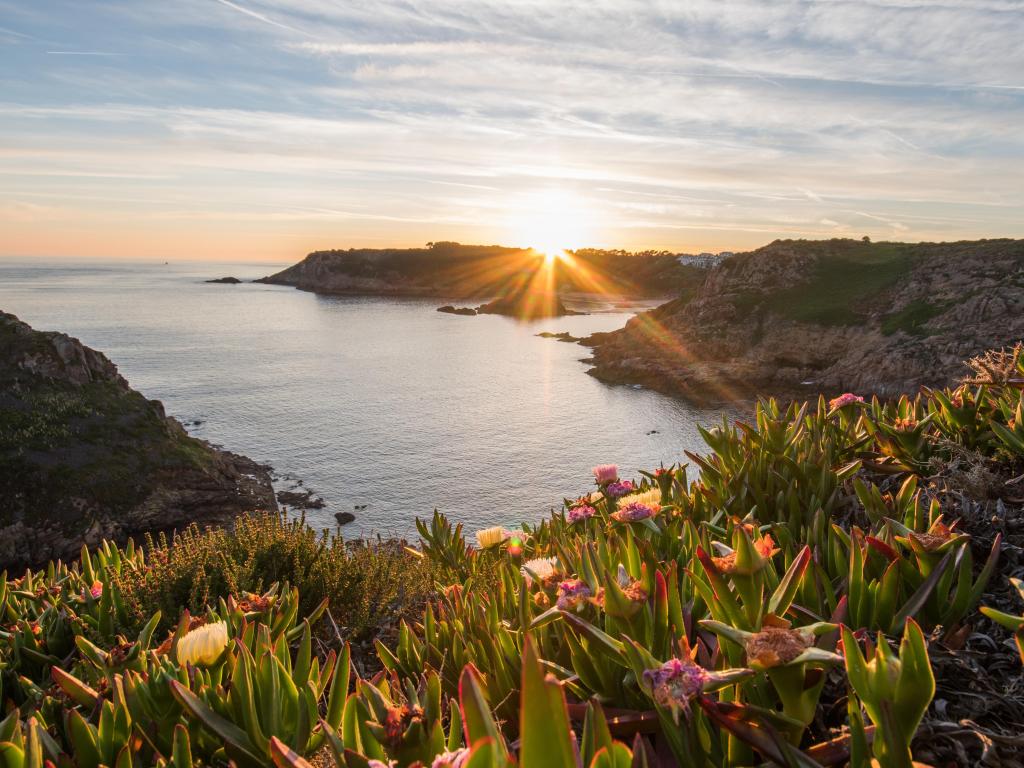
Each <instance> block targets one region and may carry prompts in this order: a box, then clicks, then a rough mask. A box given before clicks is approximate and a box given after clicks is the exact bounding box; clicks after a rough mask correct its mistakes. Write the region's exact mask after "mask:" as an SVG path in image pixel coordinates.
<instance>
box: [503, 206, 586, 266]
mask: <svg viewBox="0 0 1024 768" xmlns="http://www.w3.org/2000/svg"><path fill="white" fill-rule="evenodd" d="M589 220H590V215H589V211H588V210H587V207H586V203H585V201H584V200H583V199H582V198H580V197H579V196H578V195H576V194H574V193H573V192H571V191H569V190H565V189H558V188H553V189H545V190H539V191H537V192H532V193H530V194H528V195H526V196H524V197H523V198H522V199H521V201H520V203H519V205H516V206H515V218H514V219H513V221H512V222H511V228H512V229H513V231H514V237H515V239H516V240H517V241H519V242H520V243H522V244H523V245H524V246H528V247H530V248H533V249H534V250H535V251H538V252H539V253H543V254H544V258H545V261H547V263H548V264H552V263H553V262H554V261H555V260H556V259H559V258H561V257H562V254H564V253H565V251H567V250H575V249H577V248H581V247H583V246H584V245H585V244H586V241H587V237H588V236H589V224H588V223H589Z"/></svg>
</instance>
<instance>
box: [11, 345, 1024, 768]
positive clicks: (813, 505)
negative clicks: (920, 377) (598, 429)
mask: <svg viewBox="0 0 1024 768" xmlns="http://www.w3.org/2000/svg"><path fill="white" fill-rule="evenodd" d="M975 363H976V372H977V376H975V377H974V379H973V380H972V381H970V382H969V383H965V384H964V385H962V386H960V387H958V388H956V389H950V390H945V391H924V392H923V393H922V394H921V395H920V396H918V397H915V398H902V399H900V400H898V401H891V402H879V401H877V400H875V401H872V402H864V401H863V400H862V399H861V398H858V397H856V396H854V395H844V396H842V397H840V398H836V399H835V400H833V401H832V402H826V401H825V400H824V399H820V400H819V401H818V402H817V403H816V404H804V405H803V406H797V405H793V406H790V407H788V408H780V407H779V406H778V405H777V404H776V403H774V402H772V401H766V402H762V403H760V404H759V405H758V407H757V409H756V414H755V419H754V422H753V424H749V425H748V424H743V423H737V424H735V425H730V424H728V423H724V424H723V425H722V426H721V427H718V428H715V429H710V430H707V431H705V432H704V433H703V434H704V438H705V440H706V442H707V443H708V445H709V447H710V449H711V451H710V453H709V454H707V455H706V456H697V455H691V456H690V457H689V458H690V459H691V460H692V465H690V466H673V467H669V468H661V469H658V470H656V471H654V472H651V473H642V478H641V479H640V480H639V481H638V482H635V481H632V480H629V479H625V478H621V477H620V476H619V472H618V470H617V468H615V467H613V466H603V467H597V468H595V471H594V475H595V480H596V484H597V488H596V490H594V491H593V492H591V493H588V494H586V495H583V496H581V497H579V498H577V499H575V500H571V501H567V502H566V504H565V508H564V509H563V510H561V511H559V512H557V513H554V514H552V516H551V517H550V519H548V520H545V521H544V522H542V523H540V524H538V525H535V526H523V527H522V529H520V530H517V531H508V530H505V529H503V528H494V529H488V530H484V531H479V532H478V533H477V535H476V541H475V542H474V545H470V544H467V542H466V540H465V539H464V537H463V536H462V531H461V527H460V526H456V527H453V526H452V525H451V524H450V523H449V522H448V521H447V520H446V519H445V518H444V517H443V516H441V515H438V514H436V513H435V516H434V518H433V520H431V521H429V522H424V521H421V522H419V523H418V525H419V529H420V534H421V537H422V542H421V546H420V547H419V548H418V549H416V550H415V551H414V552H410V551H408V550H401V549H399V548H397V547H391V548H390V549H388V548H383V545H381V546H380V547H378V549H377V550H365V551H366V552H368V553H369V554H364V555H353V554H351V553H350V551H349V550H348V549H347V548H346V547H345V546H344V545H341V544H338V543H337V542H335V543H331V542H329V541H328V540H327V539H326V537H325V538H320V539H317V538H316V537H315V536H313V534H311V533H309V532H308V531H306V530H305V529H303V528H302V527H301V524H299V525H296V524H295V523H294V522H292V523H289V522H287V521H278V520H276V519H273V518H271V519H268V520H266V521H258V520H256V521H242V522H240V523H239V526H238V528H237V530H236V532H235V533H234V534H228V533H224V532H209V533H206V534H199V533H197V532H195V531H193V532H191V533H188V534H186V535H185V536H184V537H181V539H180V540H179V541H178V542H177V543H175V544H171V545H168V544H166V543H158V542H152V541H150V542H148V543H147V545H146V546H145V547H141V548H136V547H134V546H132V545H130V544H129V546H128V547H127V548H121V549H119V548H116V547H113V546H110V545H104V546H103V547H102V548H100V549H99V550H97V551H95V552H92V553H90V552H85V551H83V554H82V558H81V561H80V562H78V563H75V564H73V565H71V566H68V565H65V564H62V563H52V564H50V565H49V566H48V567H47V568H45V569H43V570H41V571H38V572H28V573H26V574H25V575H24V576H22V577H21V578H17V579H12V580H8V579H6V578H5V579H4V580H3V585H2V586H0V614H2V615H0V625H2V630H0V685H2V689H0V698H2V702H3V707H4V711H5V712H6V719H4V720H3V722H2V723H0V765H3V766H13V767H17V768H20V767H21V766H31V767H33V768H35V767H36V766H42V765H43V764H44V763H47V762H51V763H53V764H55V765H59V766H64V765H66V766H80V767H81V768H91V767H92V766H100V765H107V766H118V768H122V767H123V768H127V766H149V765H173V766H177V767H180V768H184V767H185V766H193V765H222V764H226V763H228V762H234V763H235V764H237V765H240V766H256V765H270V764H276V765H278V766H304V765H307V762H306V761H307V760H309V761H313V762H316V763H319V764H327V765H330V764H336V765H339V766H346V767H347V768H380V766H393V765H394V766H403V767H404V766H417V765H423V766H432V767H433V768H443V767H444V766H453V767H455V766H458V767H465V768H468V767H470V766H472V767H473V768H477V767H483V766H487V767H492V766H507V765H512V764H518V765H522V766H527V767H528V768H533V767H534V766H552V767H553V768H555V767H558V768H560V767H561V766H566V767H571V766H585V767H587V768H618V767H620V766H621V767H622V768H626V767H627V766H671V765H684V766H700V767H705V766H750V765H760V764H775V765H786V766H816V765H822V766H828V765H834V766H841V765H851V766H855V768H859V767H860V766H869V765H879V766H911V765H912V764H913V755H912V748H913V747H914V746H915V745H914V738H915V734H917V733H918V731H919V728H920V727H921V723H922V720H923V719H924V718H926V713H927V712H928V711H929V707H930V706H934V705H933V696H934V695H935V691H936V680H937V679H938V681H939V684H940V685H941V683H942V676H943V671H942V670H943V669H944V667H943V666H942V665H940V664H939V663H938V658H939V656H942V658H947V657H949V656H950V655H951V654H952V655H955V654H956V653H957V652H958V649H962V648H964V647H965V644H966V643H967V642H968V640H969V638H971V637H973V636H974V633H975V630H976V628H977V627H978V626H979V625H984V626H985V627H986V628H988V629H989V635H986V637H987V638H988V639H989V640H990V641H991V643H992V653H993V654H994V653H996V652H997V651H998V650H999V649H1000V648H1002V647H1003V646H1002V644H1004V643H1011V642H1013V641H1014V640H1015V642H1016V644H1017V646H1018V647H1019V649H1020V653H1021V655H1022V657H1024V616H1022V615H1021V614H1020V611H1022V610H1024V590H1022V594H1021V600H1020V602H1019V603H1018V604H1017V608H1016V609H1013V608H1012V607H1011V606H1012V605H1013V603H1012V602H1011V601H1010V600H1009V599H1007V600H1005V601H1001V602H1000V604H999V605H998V606H996V605H992V604H986V603H991V602H992V601H991V599H990V598H991V596H992V595H993V594H1006V595H1011V594H1013V592H1014V591H1015V590H1021V589H1022V587H1021V582H1019V581H1017V580H1016V579H1014V578H1012V576H1013V575H1014V573H1013V567H1008V566H1007V561H1008V560H1010V559H1011V558H1009V557H1006V556H1004V557H1003V558H1002V560H1001V554H1005V553H1002V550H1003V544H1002V541H1001V537H1000V536H999V535H995V536H991V537H986V535H985V531H984V529H983V528H982V527H981V526H979V525H978V524H977V521H976V520H974V519H967V517H966V516H965V517H964V518H963V519H956V518H955V517H954V513H955V512H956V511H957V510H958V509H959V510H961V511H964V512H966V511H968V508H969V507H970V504H969V503H968V502H967V500H966V496H965V494H964V493H960V491H962V490H963V489H962V488H950V487H946V486H949V485H950V484H955V483H960V484H961V485H971V486H972V491H971V493H972V494H973V495H975V496H977V495H979V494H980V493H981V492H982V491H981V490H979V488H980V487H981V486H985V484H986V483H987V484H988V487H989V490H990V491H991V490H992V488H993V487H996V486H998V488H1000V489H1004V490H1005V489H1011V491H1012V489H1013V488H1019V487H1020V486H1019V485H1017V484H1015V482H1014V479H1015V478H1014V474H1015V473H1016V475H1020V473H1021V466H1022V464H1024V395H1022V384H1024V360H1022V359H1021V354H1020V352H1019V350H1018V351H1017V352H1016V353H1014V354H1012V355H990V356H988V357H986V358H985V359H983V360H979V361H975ZM694 471H696V475H695V476H694V477H691V474H693V473H694ZM1007 480H1008V481H1009V484H1007ZM1016 480H1017V482H1018V483H1019V482H1020V479H1019V477H1018V478H1016ZM982 490H984V489H982ZM957 499H959V501H957ZM1011 503H1012V501H1011ZM999 504H1000V505H1002V504H1003V502H1002V501H1001V500H1000V501H999ZM958 505H959V506H958ZM970 508H972V509H973V507H970ZM1001 508H1003V509H1005V506H1003V507H1001ZM968 529H970V530H968ZM254 532H255V533H254ZM257 534H258V535H257ZM247 537H248V538H247ZM239 540H242V543H241V544H239ZM982 540H984V541H982ZM1011 549H1012V548H1011ZM246 552H248V553H249V554H248V555H246V554H245V553H246ZM218 553H219V554H218ZM358 557H363V560H361V561H360V560H358ZM354 558H355V559H354ZM379 559H382V560H383V561H384V564H381V563H379V562H378V560H379ZM387 562H392V563H399V565H398V566H388V565H387V564H386V563H387ZM1012 562H1013V563H1016V562H1017V561H1016V559H1015V557H1014V559H1013V560H1012ZM354 563H360V564H359V565H358V566H357V565H354ZM396 573H401V574H403V575H404V578H405V579H406V580H407V581H408V582H409V584H410V585H415V583H417V581H418V580H419V581H422V580H423V579H425V578H428V577H429V578H430V579H433V580H434V581H435V582H436V584H435V586H434V588H433V589H432V590H431V591H430V593H429V594H427V593H426V592H427V591H426V590H423V594H422V595H421V594H420V592H417V591H416V590H415V588H414V586H410V589H412V590H413V592H414V593H415V594H411V595H401V596H399V595H397V594H393V593H390V592H386V595H382V597H384V596H386V597H387V599H386V600H384V599H381V600H378V601H376V602H374V603H373V604H372V605H369V606H368V605H367V604H366V603H365V601H360V600H356V601H355V603H354V604H353V602H352V598H351V593H352V591H356V592H360V591H372V590H377V591H378V592H379V591H380V590H381V588H382V585H387V584H392V585H393V584H394V583H395V575H396ZM285 579H287V581H288V582H290V583H292V584H297V585H299V586H300V587H301V591H300V589H298V588H295V587H292V586H289V584H288V583H286V582H285ZM271 582H274V583H271ZM250 590H252V591H250ZM410 602H411V603H412V604H414V605H422V606H423V607H422V613H421V615H420V617H419V618H418V620H409V621H404V620H402V621H400V623H399V624H398V626H397V628H396V630H395V631H394V632H392V633H385V634H384V636H383V637H381V638H380V639H378V640H377V642H376V659H375V660H370V659H369V658H368V654H366V653H365V652H364V650H363V647H362V646H361V645H359V643H358V642H357V641H358V639H359V638H360V637H362V636H365V633H366V630H367V629H368V628H369V627H370V626H372V625H373V623H374V622H375V621H377V622H383V623H387V621H390V620H393V619H394V620H397V619H398V618H399V617H400V616H401V614H402V613H403V612H405V613H408V610H405V609H402V608H396V605H399V604H402V605H405V606H406V607H407V606H408V604H409V603H410ZM185 605H189V606H191V607H192V612H191V613H190V612H189V611H188V610H184V611H182V612H180V615H179V614H178V611H180V609H181V607H182V606H185ZM157 608H162V609H163V610H162V611H161V610H157ZM417 610H419V609H417ZM1015 610H1016V612H1015ZM338 611H342V612H346V611H347V612H349V615H351V616H355V617H357V620H353V621H348V620H347V619H344V618H343V619H342V621H341V624H340V625H339V623H338V621H337V620H336V618H335V614H336V613H337V612H338ZM170 612H173V613H174V615H168V613H170ZM348 639H352V640H353V642H352V643H351V644H350V643H348V642H346V640H348ZM1014 666H1015V669H1014V670H1013V674H1015V675H1017V676H1018V677H1019V676H1020V668H1019V666H1018V665H1017V662H1014ZM374 667H375V668H376V670H377V671H374ZM1019 690H1020V689H1018V691H1019ZM1018 707H1019V702H1018ZM1002 725H1004V726H1006V728H1009V729H1010V732H1011V733H1012V727H1013V724H1012V723H1003V724H1002ZM1018 725H1019V724H1018ZM979 728H980V726H979ZM1004 732H1005V731H1004ZM986 733H988V734H989V736H988V737H987V743H985V744H983V745H982V753H981V758H982V759H983V760H984V762H986V763H987V764H993V765H999V764H1001V763H1000V762H999V760H1000V757H999V755H1000V752H1001V751H1002V753H1003V754H1004V755H1006V754H1009V752H1008V750H1010V749H1013V745H1014V743H1015V742H1014V739H1013V737H1012V736H1010V737H1007V738H1002V739H1001V740H999V739H996V737H997V736H999V734H998V733H995V732H994V731H986ZM993 734H994V735H993ZM996 740H998V741H999V743H995V741H996ZM983 741H984V740H983ZM1018 741H1019V739H1018ZM961 751H962V753H963V756H964V758H965V759H968V753H967V751H966V750H965V749H963V748H961ZM974 754H976V753H974V752H972V755H974ZM1018 756H1019V755H1018ZM970 759H973V758H970ZM1007 759H1008V760H1012V759H1014V758H1012V757H1010V758H1007ZM1005 764H1013V763H1011V762H1007V763H1005Z"/></svg>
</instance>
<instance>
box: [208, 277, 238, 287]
mask: <svg viewBox="0 0 1024 768" xmlns="http://www.w3.org/2000/svg"><path fill="white" fill-rule="evenodd" d="M203 282H205V283H225V284H227V285H238V284H239V283H241V282H242V281H241V280H239V279H238V278H237V277H217V278H214V279H213V280H204V281H203Z"/></svg>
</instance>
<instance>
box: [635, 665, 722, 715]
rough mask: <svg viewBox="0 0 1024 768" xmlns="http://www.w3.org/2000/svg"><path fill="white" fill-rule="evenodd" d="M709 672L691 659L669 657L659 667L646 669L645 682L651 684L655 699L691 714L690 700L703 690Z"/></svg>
mask: <svg viewBox="0 0 1024 768" xmlns="http://www.w3.org/2000/svg"><path fill="white" fill-rule="evenodd" d="M707 680H708V672H707V670H706V669H704V668H703V667H701V666H698V665H697V664H694V663H693V662H692V661H690V660H689V659H669V660H668V661H666V662H665V663H664V664H662V665H661V666H660V667H658V669H648V670H646V671H644V682H646V683H647V684H648V685H649V686H651V694H652V695H653V697H654V701H655V702H656V703H657V704H659V705H661V706H662V707H666V708H668V709H671V710H672V711H673V712H675V711H676V710H680V709H681V710H682V711H683V713H684V714H685V715H686V716H687V717H689V716H690V701H692V700H693V698H694V697H695V696H697V695H698V694H699V693H701V692H703V690H704V684H705V683H706V682H707Z"/></svg>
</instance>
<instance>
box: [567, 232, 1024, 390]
mask: <svg viewBox="0 0 1024 768" xmlns="http://www.w3.org/2000/svg"><path fill="white" fill-rule="evenodd" d="M1022 338H1024V240H980V241H972V242H960V243H917V244H909V243H869V242H864V241H859V240H858V241H855V240H827V241H792V240H790V241H776V242H774V243H771V244H770V245H768V246H765V247H763V248H759V249H758V250H756V251H752V252H749V253H740V254H736V255H734V256H733V257H731V258H728V259H726V260H724V261H723V262H722V263H721V264H720V265H718V266H717V267H715V268H714V269H713V270H712V271H711V272H710V274H709V275H708V278H707V281H706V282H705V284H704V285H703V287H702V288H701V289H700V290H699V291H698V292H697V293H696V295H695V296H694V297H693V298H691V299H680V300H676V301H672V302H669V303H667V304H663V305H662V306H660V307H657V308H655V309H653V310H650V311H648V312H644V313H641V314H640V315H637V316H636V317H634V318H633V319H631V320H630V321H629V322H628V323H627V324H626V326H625V328H623V329H621V330H618V331H613V332H610V333H598V334H594V335H592V336H591V337H589V338H588V339H585V340H584V341H582V342H581V343H582V344H583V345H585V346H588V347H590V348H591V349H592V351H593V355H592V358H591V359H590V361H589V362H590V363H591V364H592V367H591V368H590V369H589V370H588V371H587V372H588V373H589V374H590V375H591V376H594V377H595V378H597V379H599V380H600V381H604V382H607V383H609V384H631V385H635V384H640V385H643V386H644V387H647V388H650V389H653V390H656V391H659V392H663V393H665V394H669V395H673V396H677V397H682V398H684V399H687V400H690V401H694V402H698V403H707V404H711V403H722V402H729V401H742V400H750V399H753V398H755V397H756V396H758V395H777V396H781V397H801V396H810V395H814V394H816V393H818V392H824V393H826V394H827V393H830V392H833V393H834V392H843V391H853V392H858V393H860V394H864V395H869V394H878V395H880V396H893V395H898V394H901V393H913V392H916V391H918V389H919V388H920V387H921V386H922V385H925V386H930V387H937V386H944V385H947V384H950V383H952V382H954V381H956V380H958V379H959V378H960V377H961V376H962V375H963V374H964V373H965V370H964V368H963V363H962V361H963V360H967V359H969V358H971V357H973V356H974V355H977V354H979V353H981V352H982V351H984V350H986V349H991V348H999V347H1009V346H1012V345H1013V344H1014V343H1016V342H1017V341H1020V340H1021V339H1022Z"/></svg>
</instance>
